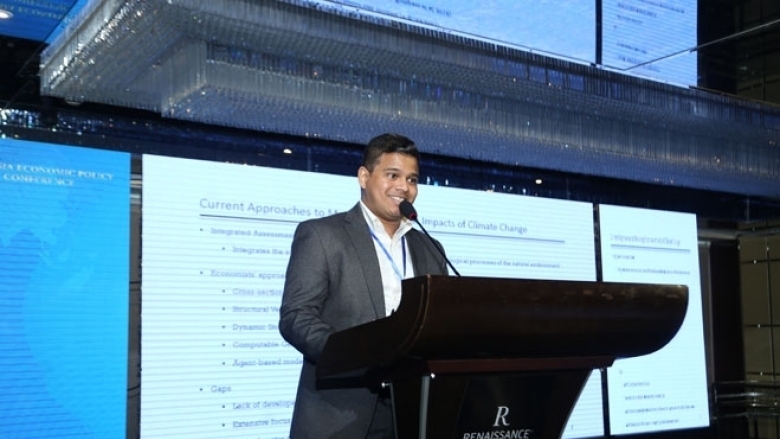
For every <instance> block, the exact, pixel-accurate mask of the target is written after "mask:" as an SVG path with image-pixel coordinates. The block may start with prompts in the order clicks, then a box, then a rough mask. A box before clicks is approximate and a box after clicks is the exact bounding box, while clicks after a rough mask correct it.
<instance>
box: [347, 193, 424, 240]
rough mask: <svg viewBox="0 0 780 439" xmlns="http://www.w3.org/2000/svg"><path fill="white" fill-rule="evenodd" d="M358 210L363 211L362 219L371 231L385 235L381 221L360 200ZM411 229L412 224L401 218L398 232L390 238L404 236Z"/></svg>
mask: <svg viewBox="0 0 780 439" xmlns="http://www.w3.org/2000/svg"><path fill="white" fill-rule="evenodd" d="M360 210H362V211H363V217H364V218H365V219H366V222H367V223H368V227H369V228H371V230H372V231H376V230H377V229H378V230H381V231H382V232H383V233H384V234H385V235H387V233H386V232H385V226H384V224H382V221H381V220H380V219H379V217H378V216H376V215H375V214H374V212H372V211H371V209H369V208H368V206H366V205H365V203H363V200H360ZM411 229H412V222H411V221H409V220H408V219H407V218H401V225H400V226H398V230H396V231H395V236H392V237H391V238H396V237H401V236H404V235H406V233H407V232H409V230H411Z"/></svg>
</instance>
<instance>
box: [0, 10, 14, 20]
mask: <svg viewBox="0 0 780 439" xmlns="http://www.w3.org/2000/svg"><path fill="white" fill-rule="evenodd" d="M13 16H14V14H12V13H11V11H6V10H5V9H0V20H7V19H9V18H11V17H13Z"/></svg>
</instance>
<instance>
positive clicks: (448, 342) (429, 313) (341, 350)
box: [317, 275, 688, 378]
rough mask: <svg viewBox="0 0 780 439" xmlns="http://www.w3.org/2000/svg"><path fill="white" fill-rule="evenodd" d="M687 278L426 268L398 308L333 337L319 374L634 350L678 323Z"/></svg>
mask: <svg viewBox="0 0 780 439" xmlns="http://www.w3.org/2000/svg"><path fill="white" fill-rule="evenodd" d="M687 305H688V289H687V287H685V286H683V285H654V284H633V283H608V282H588V281H549V280H528V279H504V278H479V277H452V276H430V275H429V276H420V277H416V278H413V279H406V280H404V282H403V298H402V300H401V304H400V306H399V308H398V311H397V312H395V313H394V314H393V315H391V316H389V317H387V318H383V319H378V320H375V321H373V322H370V323H366V324H364V325H360V326H355V327H353V328H350V329H347V330H344V331H340V332H337V333H335V334H333V335H331V336H330V337H329V339H328V342H327V344H326V346H325V350H324V351H323V354H322V356H321V357H320V360H319V363H318V366H317V376H318V378H326V377H335V376H339V375H342V376H343V375H352V374H361V373H363V372H365V371H367V370H369V369H372V368H388V367H392V366H393V364H397V363H402V362H408V361H410V360H424V361H440V360H475V359H485V360H488V359H518V358H564V357H565V358H575V357H612V358H627V357H634V356H639V355H644V354H648V353H651V352H654V351H656V350H658V349H660V348H661V347H663V346H664V345H666V343H668V342H669V340H671V339H672V337H674V335H675V334H676V333H677V331H678V329H679V328H680V326H681V324H682V322H683V320H684V318H685V313H686V309H687Z"/></svg>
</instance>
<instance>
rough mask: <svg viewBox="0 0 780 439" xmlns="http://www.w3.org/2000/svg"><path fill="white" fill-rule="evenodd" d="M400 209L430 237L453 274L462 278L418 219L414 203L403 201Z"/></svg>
mask: <svg viewBox="0 0 780 439" xmlns="http://www.w3.org/2000/svg"><path fill="white" fill-rule="evenodd" d="M398 209H399V210H400V211H401V215H403V216H405V217H406V218H408V219H410V220H411V221H414V222H416V223H417V225H418V226H420V229H422V231H423V232H424V233H425V236H427V237H428V239H430V240H431V243H432V244H433V246H434V247H436V250H438V251H439V253H440V254H441V255H442V257H444V261H445V262H447V265H449V266H450V268H452V272H453V273H455V274H456V275H458V276H460V273H458V270H456V269H455V267H454V266H453V265H452V262H450V260H449V259H447V255H446V254H445V253H444V249H443V248H441V247H439V245H438V243H437V242H436V241H435V240H434V239H433V238H432V237H431V234H430V233H428V231H427V230H425V227H423V225H422V223H420V221H419V220H418V219H417V210H415V208H414V206H412V203H410V202H408V201H406V200H403V201H401V204H399V205H398Z"/></svg>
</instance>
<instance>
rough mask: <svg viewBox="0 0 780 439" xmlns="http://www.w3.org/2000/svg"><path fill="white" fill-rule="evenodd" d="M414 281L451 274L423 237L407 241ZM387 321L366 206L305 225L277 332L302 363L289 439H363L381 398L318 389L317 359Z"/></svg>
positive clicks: (361, 392)
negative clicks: (344, 338) (340, 340)
mask: <svg viewBox="0 0 780 439" xmlns="http://www.w3.org/2000/svg"><path fill="white" fill-rule="evenodd" d="M406 242H407V245H408V249H409V254H410V257H411V260H412V263H413V266H414V272H415V275H416V276H421V275H424V274H446V273H447V267H446V263H445V260H444V258H443V257H442V256H441V255H440V254H439V252H438V251H437V250H436V249H435V248H434V246H433V244H432V243H431V242H430V241H429V240H428V238H427V237H425V236H424V235H423V234H422V233H421V232H419V231H417V230H415V229H412V230H410V231H409V232H408V233H407V235H406ZM383 317H385V302H384V292H383V290H382V278H381V274H380V271H379V261H378V259H377V255H376V250H375V249H374V243H373V241H372V238H371V234H370V233H369V228H368V224H367V223H366V220H365V218H364V216H363V212H362V211H361V209H360V203H358V204H356V205H355V206H354V207H353V208H352V209H350V210H349V211H347V212H344V213H339V214H336V215H332V216H329V217H325V218H320V219H314V220H309V221H305V222H302V223H301V224H299V225H298V228H297V229H296V231H295V238H294V239H293V244H292V252H291V254H290V263H289V265H288V267H287V274H286V278H285V285H284V294H283V296H282V306H281V309H280V322H279V330H280V332H281V334H282V337H284V339H285V340H287V342H289V343H290V344H291V345H292V346H294V347H295V348H296V349H298V350H299V351H300V352H301V353H302V354H303V356H304V362H303V368H302V370H301V377H300V383H299V385H298V393H297V396H296V400H295V409H294V412H293V419H292V427H291V430H290V438H291V439H310V438H311V439H327V438H334V439H336V438H338V439H352V438H354V439H358V438H360V439H362V438H364V437H365V435H366V432H367V431H368V426H369V423H370V421H371V416H372V414H373V411H374V406H375V404H376V402H377V394H376V393H373V392H372V391H370V390H369V389H366V388H360V387H357V388H346V389H318V388H317V385H316V380H315V369H316V364H317V360H318V359H319V357H320V354H321V353H322V350H323V348H324V347H325V342H326V341H327V339H328V336H329V335H330V334H332V333H334V332H336V331H341V330H343V329H347V328H351V327H353V326H356V325H359V324H363V323H367V322H370V321H372V320H376V319H379V318H383Z"/></svg>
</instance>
